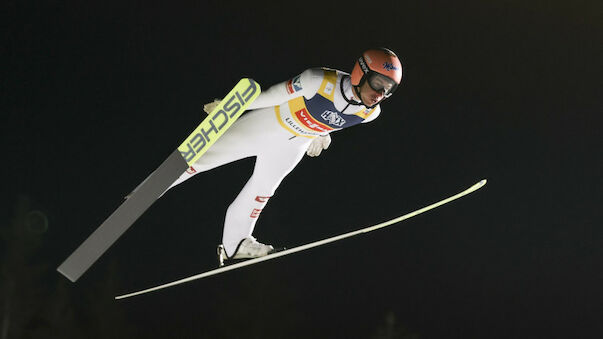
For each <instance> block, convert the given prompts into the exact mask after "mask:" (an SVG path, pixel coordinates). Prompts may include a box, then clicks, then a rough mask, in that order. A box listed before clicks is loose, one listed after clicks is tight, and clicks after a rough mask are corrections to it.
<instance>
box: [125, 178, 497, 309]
mask: <svg viewBox="0 0 603 339" xmlns="http://www.w3.org/2000/svg"><path fill="white" fill-rule="evenodd" d="M485 184H486V179H484V180H481V181H480V182H478V183H476V184H475V185H473V186H471V187H469V188H468V189H466V190H464V191H462V192H460V193H458V194H455V195H453V196H450V197H448V198H446V199H443V200H441V201H438V202H436V203H434V204H431V205H429V206H426V207H423V208H421V209H418V210H416V211H414V212H411V213H408V214H405V215H403V216H400V217H397V218H395V219H392V220H389V221H386V222H383V223H380V224H377V225H373V226H369V227H365V228H362V229H359V230H357V231H353V232H349V233H345V234H341V235H338V236H334V237H331V238H327V239H323V240H319V241H315V242H312V243H309V244H306V245H301V246H298V247H294V248H291V249H286V250H284V251H281V252H275V253H272V254H269V255H266V256H263V257H259V258H254V259H249V260H246V261H242V262H238V263H236V264H232V265H228V266H222V267H220V268H217V269H214V270H211V271H207V272H204V273H200V274H197V275H193V276H190V277H188V278H184V279H180V280H176V281H173V282H170V283H167V284H163V285H159V286H156V287H151V288H148V289H145V290H141V291H138V292H132V293H128V294H123V295H120V296H117V297H115V299H125V298H130V297H133V296H136V295H141V294H145V293H149V292H153V291H157V290H161V289H164V288H167V287H171V286H176V285H180V284H183V283H186V282H189V281H193V280H198V279H202V278H206V277H210V276H213V275H216V274H220V273H224V272H227V271H232V270H235V269H237V268H241V267H244V266H249V265H254V264H257V263H260V262H263V261H267V260H271V259H275V258H278V257H283V256H286V255H289V254H293V253H296V252H301V251H305V250H307V249H310V248H314V247H318V246H322V245H325V244H328V243H332V242H335V241H339V240H342V239H345V238H349V237H352V236H355V235H358V234H362V233H368V232H372V231H375V230H378V229H380V228H384V227H387V226H391V225H393V224H395V223H398V222H401V221H403V220H406V219H409V218H412V217H414V216H416V215H419V214H421V213H424V212H427V211H429V210H432V209H434V208H436V207H439V206H442V205H444V204H447V203H449V202H451V201H454V200H456V199H459V198H461V197H463V196H465V195H467V194H470V193H472V192H475V191H477V190H478V189H480V188H482V187H483V186H484V185H485Z"/></svg>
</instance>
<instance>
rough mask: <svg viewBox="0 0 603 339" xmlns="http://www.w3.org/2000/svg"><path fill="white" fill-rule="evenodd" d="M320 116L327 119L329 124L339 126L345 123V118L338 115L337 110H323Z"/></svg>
mask: <svg viewBox="0 0 603 339" xmlns="http://www.w3.org/2000/svg"><path fill="white" fill-rule="evenodd" d="M320 117H321V118H323V119H325V120H326V121H328V122H329V124H330V125H335V126H337V127H341V126H343V125H344V124H345V120H344V119H343V118H342V117H341V116H339V114H337V112H333V111H324V112H323V113H322V114H321V115H320Z"/></svg>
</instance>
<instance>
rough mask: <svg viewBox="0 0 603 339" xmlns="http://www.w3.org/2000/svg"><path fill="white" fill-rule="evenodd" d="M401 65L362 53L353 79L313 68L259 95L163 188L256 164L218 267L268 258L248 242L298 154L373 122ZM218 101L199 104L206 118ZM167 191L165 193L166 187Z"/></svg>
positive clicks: (378, 53) (229, 224)
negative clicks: (250, 160)
mask: <svg viewBox="0 0 603 339" xmlns="http://www.w3.org/2000/svg"><path fill="white" fill-rule="evenodd" d="M402 71H403V70H402V64H401V62H400V60H399V59H398V57H397V56H396V55H395V54H394V52H392V51H390V50H388V49H385V48H381V49H370V50H367V51H365V52H364V53H363V54H362V56H360V58H358V60H357V61H356V63H355V65H354V67H353V69H352V73H351V74H348V73H345V72H341V71H337V70H333V69H327V68H312V69H308V70H306V71H304V72H303V73H301V74H300V75H298V76H295V77H293V78H292V79H290V80H288V81H285V82H282V83H279V84H276V85H274V86H272V87H270V88H269V89H268V90H266V91H263V92H262V93H261V94H260V95H259V97H258V98H257V99H256V100H255V101H254V102H252V103H251V105H250V106H249V107H248V109H249V110H250V111H248V112H246V113H245V114H244V115H243V116H242V117H241V118H239V119H238V120H237V121H236V122H235V123H234V124H233V126H232V127H230V129H229V130H228V131H227V132H226V133H225V134H224V135H223V136H222V137H221V138H220V139H219V140H217V141H216V142H215V144H214V145H213V146H212V147H211V148H209V149H208V150H207V152H206V153H205V154H204V155H203V156H202V157H200V158H199V160H197V162H195V163H194V164H193V165H192V166H191V167H190V168H189V169H188V170H187V171H186V172H185V173H183V174H182V175H181V176H180V178H179V179H178V180H176V181H175V182H174V183H173V184H172V185H171V186H170V188H172V187H174V186H176V185H178V184H180V183H182V182H184V181H186V180H188V179H190V178H191V177H193V176H194V175H196V174H198V173H201V172H204V171H207V170H210V169H212V168H215V167H218V166H221V165H224V164H227V163H230V162H233V161H236V160H239V159H243V158H247V157H254V156H255V157H256V162H255V166H254V170H253V174H252V176H251V178H250V179H249V181H248V182H247V183H246V185H245V186H244V187H243V189H242V191H241V192H240V193H239V195H238V196H237V197H236V199H235V200H234V201H233V202H232V204H231V205H230V206H229V207H228V209H227V212H226V218H225V222H224V231H223V237H222V244H221V245H219V246H218V257H219V262H220V266H222V265H223V264H224V262H225V261H226V260H229V259H247V258H256V257H261V256H265V255H267V254H270V253H272V252H274V251H275V249H274V247H273V246H271V245H265V244H262V243H260V242H258V241H257V240H256V239H255V238H254V237H253V236H252V233H253V230H254V227H255V224H256V222H257V220H258V218H259V216H260V213H261V212H262V210H263V209H264V207H265V206H266V204H267V202H268V200H269V199H270V198H271V197H272V196H273V195H274V193H275V191H276V189H277V187H278V186H279V184H280V183H281V181H282V180H283V179H284V178H285V176H286V175H287V174H289V172H291V171H292V170H293V168H295V166H296V165H297V164H298V163H299V162H300V160H301V159H302V157H303V155H304V153H306V154H308V155H309V156H318V155H319V154H320V153H321V151H322V150H323V149H327V148H328V147H329V144H330V143H331V137H330V133H331V132H333V131H338V130H341V129H343V128H347V127H350V126H354V125H357V124H361V123H367V122H370V121H372V120H374V119H376V118H377V117H378V116H379V114H380V111H381V108H380V106H379V104H380V103H381V102H382V101H383V100H384V99H386V98H388V97H389V96H391V95H392V93H393V92H394V91H395V90H396V88H397V87H398V85H399V84H400V82H401V80H402ZM219 103H220V101H219V100H216V101H214V102H213V103H209V104H206V105H205V106H204V109H205V111H206V112H208V113H209V112H212V110H213V108H214V107H215V106H216V105H218V104H219ZM168 189H169V188H168Z"/></svg>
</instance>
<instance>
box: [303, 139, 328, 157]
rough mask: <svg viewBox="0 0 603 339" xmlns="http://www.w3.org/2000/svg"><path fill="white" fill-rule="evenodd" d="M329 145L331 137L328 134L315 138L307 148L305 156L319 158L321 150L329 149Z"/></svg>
mask: <svg viewBox="0 0 603 339" xmlns="http://www.w3.org/2000/svg"><path fill="white" fill-rule="evenodd" d="M330 144H331V137H330V136H329V135H328V134H327V135H323V136H319V137H316V138H314V140H312V142H311V143H310V146H308V151H307V152H306V154H307V155H309V156H311V157H316V156H319V155H320V153H321V152H322V150H323V149H327V148H329V145H330Z"/></svg>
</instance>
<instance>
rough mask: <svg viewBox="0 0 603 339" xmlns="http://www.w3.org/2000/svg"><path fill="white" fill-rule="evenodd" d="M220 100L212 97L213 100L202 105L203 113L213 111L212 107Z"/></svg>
mask: <svg viewBox="0 0 603 339" xmlns="http://www.w3.org/2000/svg"><path fill="white" fill-rule="evenodd" d="M221 101H222V100H220V99H214V102H210V103H209V104H205V105H203V110H204V111H205V113H207V114H209V113H211V112H213V111H214V109H215V108H216V107H217V106H218V105H219V104H220V102H221Z"/></svg>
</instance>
